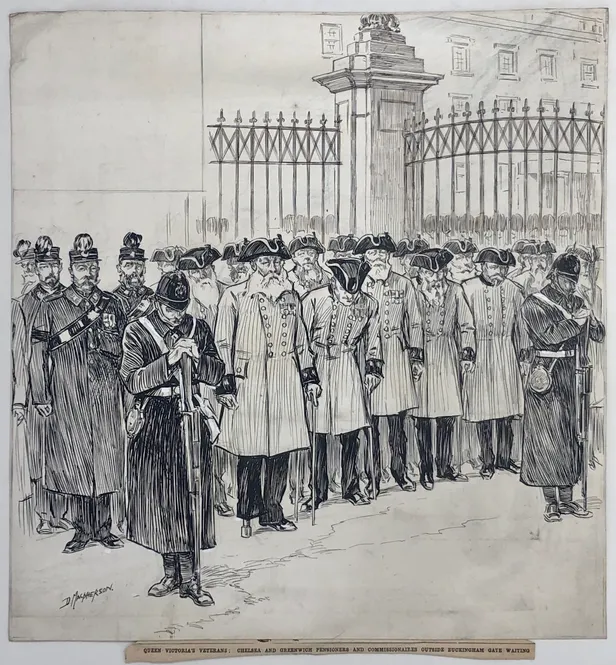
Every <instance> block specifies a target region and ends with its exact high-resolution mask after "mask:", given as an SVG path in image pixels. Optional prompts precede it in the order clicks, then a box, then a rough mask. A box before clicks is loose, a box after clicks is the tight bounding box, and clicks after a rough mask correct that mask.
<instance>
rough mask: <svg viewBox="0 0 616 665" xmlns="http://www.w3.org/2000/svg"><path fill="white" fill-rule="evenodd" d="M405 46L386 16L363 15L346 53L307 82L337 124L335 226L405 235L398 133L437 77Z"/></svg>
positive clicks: (394, 23)
mask: <svg viewBox="0 0 616 665" xmlns="http://www.w3.org/2000/svg"><path fill="white" fill-rule="evenodd" d="M442 78H443V77H442V75H440V74H430V73H428V72H426V71H425V69H424V61H423V60H422V59H421V58H417V57H416V56H415V48H414V47H413V46H409V45H407V43H406V38H405V37H404V35H402V34H401V33H400V28H399V23H398V20H397V19H396V17H395V16H393V15H391V14H370V15H367V16H363V17H362V19H361V26H360V29H359V32H358V33H357V34H356V35H355V37H354V38H353V42H352V43H351V44H349V45H348V46H347V55H346V56H343V57H341V58H337V59H335V60H334V61H333V62H332V70H331V71H330V72H328V73H327V74H321V75H320V76H315V77H314V78H313V80H314V81H316V82H317V83H320V84H321V85H323V86H325V87H326V88H327V89H328V90H329V91H330V92H332V93H333V94H334V104H335V113H336V115H339V116H340V118H341V120H342V122H341V130H342V135H341V161H342V167H341V176H340V180H341V181H340V197H341V201H340V222H339V223H340V229H341V232H345V231H346V232H350V233H355V234H359V235H361V234H363V233H366V232H368V231H371V232H373V233H378V232H382V231H389V232H390V233H391V235H392V236H393V237H394V238H396V239H400V238H401V237H403V236H404V235H408V233H410V232H411V229H410V220H408V219H407V220H405V209H408V208H410V205H405V197H406V196H410V192H405V178H404V172H405V166H404V136H403V133H404V130H405V125H408V127H410V126H411V124H412V118H413V116H414V115H416V114H418V113H419V114H420V113H421V111H422V110H423V95H424V92H425V91H426V90H427V89H428V88H430V87H431V86H433V85H436V84H437V83H438V82H439V80H440V79H442Z"/></svg>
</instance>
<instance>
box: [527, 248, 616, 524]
mask: <svg viewBox="0 0 616 665" xmlns="http://www.w3.org/2000/svg"><path fill="white" fill-rule="evenodd" d="M579 276H580V260H579V258H578V257H577V256H575V255H574V254H562V255H561V256H559V257H558V258H557V259H556V260H555V261H554V263H553V264H552V268H551V270H550V272H549V274H548V281H549V284H548V285H547V286H545V287H544V288H543V289H541V291H539V292H537V293H534V294H533V295H531V296H529V297H528V298H526V300H525V301H524V304H523V306H522V317H523V320H524V322H525V324H526V329H527V332H528V336H529V338H530V342H531V345H532V348H531V353H530V356H529V359H530V360H531V361H532V368H531V370H530V376H529V380H528V381H527V383H526V388H525V392H524V438H523V443H522V469H521V473H520V480H521V481H522V482H523V483H524V484H525V485H529V486H531V487H541V488H542V490H543V495H544V498H545V501H546V507H545V512H544V519H545V521H546V522H560V521H561V519H562V515H573V516H574V517H591V516H592V513H590V512H589V511H588V510H586V509H585V508H584V507H583V506H581V505H579V504H578V503H576V502H575V501H573V486H574V485H575V484H576V483H577V482H578V481H579V480H580V477H581V474H582V464H583V459H584V455H583V450H582V449H581V444H580V442H579V440H578V438H577V416H576V414H577V409H576V399H577V395H576V352H577V353H579V354H580V361H581V364H584V363H585V361H586V358H587V346H588V339H591V340H592V341H593V342H602V341H603V340H604V339H605V326H604V325H603V323H601V321H599V319H598V318H597V317H596V315H595V313H594V312H593V311H592V309H590V308H589V307H588V306H587V305H586V304H585V303H584V301H583V300H582V299H581V298H580V297H579V296H577V295H575V289H576V286H577V283H578V279H579Z"/></svg>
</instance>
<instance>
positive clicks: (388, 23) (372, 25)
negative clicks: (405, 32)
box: [359, 14, 400, 32]
mask: <svg viewBox="0 0 616 665" xmlns="http://www.w3.org/2000/svg"><path fill="white" fill-rule="evenodd" d="M364 30H386V31H387V32H400V21H399V20H398V19H397V18H396V17H395V16H394V15H393V14H364V15H363V16H362V17H361V19H360V20H359V31H360V32H364Z"/></svg>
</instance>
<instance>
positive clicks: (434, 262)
mask: <svg viewBox="0 0 616 665" xmlns="http://www.w3.org/2000/svg"><path fill="white" fill-rule="evenodd" d="M452 259H453V254H452V253H451V252H450V251H449V250H448V249H445V248H444V247H443V249H440V248H438V247H434V248H433V249H426V250H424V251H423V252H418V253H417V254H413V256H412V258H411V265H412V266H415V267H416V268H423V269H424V270H430V271H431V272H438V271H439V270H443V268H445V266H446V265H447V264H448V263H449V262H450V261H451V260H452Z"/></svg>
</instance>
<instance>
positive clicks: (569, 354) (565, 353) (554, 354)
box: [535, 349, 575, 358]
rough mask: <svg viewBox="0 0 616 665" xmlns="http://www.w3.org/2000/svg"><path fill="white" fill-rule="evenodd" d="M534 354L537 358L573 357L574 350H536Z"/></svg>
mask: <svg viewBox="0 0 616 665" xmlns="http://www.w3.org/2000/svg"><path fill="white" fill-rule="evenodd" d="M535 355H536V356H537V357H538V358H573V356H575V351H574V350H573V349H571V350H569V351H536V352H535Z"/></svg>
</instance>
